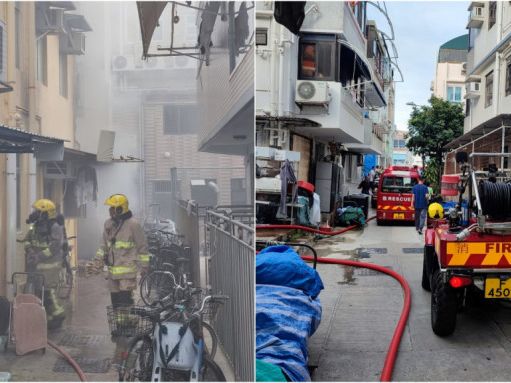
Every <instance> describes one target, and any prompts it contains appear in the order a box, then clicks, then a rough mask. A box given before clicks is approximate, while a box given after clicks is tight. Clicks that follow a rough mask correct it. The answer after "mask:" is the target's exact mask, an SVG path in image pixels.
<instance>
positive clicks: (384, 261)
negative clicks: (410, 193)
mask: <svg viewBox="0 0 511 383" xmlns="http://www.w3.org/2000/svg"><path fill="white" fill-rule="evenodd" d="M316 248H317V249H318V250H319V253H320V256H329V257H335V258H344V259H359V260H361V261H365V262H373V263H377V264H380V265H383V266H389V267H391V268H392V269H393V270H395V271H396V272H398V273H400V274H401V275H403V276H404V277H405V278H406V279H407V280H408V283H409V284H410V286H411V289H412V309H411V313H410V318H409V321H408V325H407V328H406V330H405V333H404V335H403V340H402V342H401V347H400V352H399V355H398V358H397V362H396V365H395V369H394V375H393V379H394V380H400V381H447V380H448V381H474V380H475V381H490V380H491V381H503V380H509V379H510V377H511V342H510V339H511V305H510V306H506V303H502V304H493V305H489V306H483V307H474V308H470V309H468V310H466V311H464V312H461V313H459V314H458V324H457V328H456V331H455V333H454V334H453V335H452V336H450V337H447V338H440V337H438V336H436V335H435V334H434V333H433V332H432V330H431V325H430V293H429V292H427V291H424V290H423V289H422V287H421V285H420V281H421V272H422V242H421V237H420V236H419V235H418V234H417V233H416V232H415V228H414V227H411V226H405V227H400V226H386V227H378V226H377V225H376V222H375V221H371V222H370V223H369V225H368V226H367V227H366V228H365V230H364V231H363V232H353V233H350V234H348V235H341V236H339V237H334V239H324V240H320V241H319V242H318V243H317V244H316ZM318 270H319V272H320V274H321V277H322V278H323V282H324V284H325V290H324V291H323V292H322V293H321V295H320V298H321V302H322V305H323V319H322V322H321V325H320V327H319V329H318V330H317V332H316V333H315V334H314V336H313V337H312V338H311V339H310V341H309V350H310V364H311V365H315V366H317V368H316V369H315V370H314V372H313V375H312V376H313V380H316V381H335V380H336V381H346V380H347V381H376V380H379V377H380V372H381V369H382V366H383V363H384V360H385V356H386V350H387V348H388V345H389V342H390V339H391V336H392V334H393V332H394V328H395V326H396V323H397V320H398V318H399V315H400V313H401V308H402V303H403V294H402V290H401V287H400V285H399V283H398V282H397V281H395V280H394V279H392V278H391V277H388V276H385V275H382V274H377V273H376V272H372V271H369V270H366V269H355V270H353V269H351V268H346V267H343V266H334V265H319V266H318Z"/></svg>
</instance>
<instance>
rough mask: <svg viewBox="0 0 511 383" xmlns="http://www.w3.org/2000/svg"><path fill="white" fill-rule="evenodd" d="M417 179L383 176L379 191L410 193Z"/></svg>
mask: <svg viewBox="0 0 511 383" xmlns="http://www.w3.org/2000/svg"><path fill="white" fill-rule="evenodd" d="M416 183H417V179H415V178H411V177H383V182H382V188H381V191H382V192H384V193H411V192H412V187H413V186H414V185H415V184H416Z"/></svg>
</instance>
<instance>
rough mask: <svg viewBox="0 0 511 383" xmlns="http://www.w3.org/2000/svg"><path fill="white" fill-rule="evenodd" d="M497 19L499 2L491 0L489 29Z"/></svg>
mask: <svg viewBox="0 0 511 383" xmlns="http://www.w3.org/2000/svg"><path fill="white" fill-rule="evenodd" d="M496 21H497V2H496V1H490V4H489V5H488V29H491V27H493V25H494V24H495V22H496Z"/></svg>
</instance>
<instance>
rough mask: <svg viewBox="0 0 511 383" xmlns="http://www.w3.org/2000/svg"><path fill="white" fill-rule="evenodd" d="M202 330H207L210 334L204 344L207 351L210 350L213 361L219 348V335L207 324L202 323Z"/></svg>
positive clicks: (205, 338)
mask: <svg viewBox="0 0 511 383" xmlns="http://www.w3.org/2000/svg"><path fill="white" fill-rule="evenodd" d="M202 328H203V330H204V329H205V330H207V331H208V333H209V337H204V344H205V345H206V349H207V350H208V353H209V356H210V357H211V359H215V355H216V350H217V347H218V335H217V334H216V331H215V329H214V328H213V326H211V325H210V324H209V323H207V322H202ZM210 343H211V344H210Z"/></svg>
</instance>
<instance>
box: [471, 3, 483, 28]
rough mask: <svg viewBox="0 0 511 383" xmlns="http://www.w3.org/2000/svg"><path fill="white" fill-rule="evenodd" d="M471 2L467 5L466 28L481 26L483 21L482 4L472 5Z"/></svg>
mask: <svg viewBox="0 0 511 383" xmlns="http://www.w3.org/2000/svg"><path fill="white" fill-rule="evenodd" d="M473 3H474V2H473ZM473 3H472V4H473ZM472 4H471V5H470V7H469V10H470V14H469V16H468V23H467V29H468V28H481V26H482V25H483V22H484V11H483V10H484V8H483V6H482V5H477V6H472ZM477 4H482V3H477Z"/></svg>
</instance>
